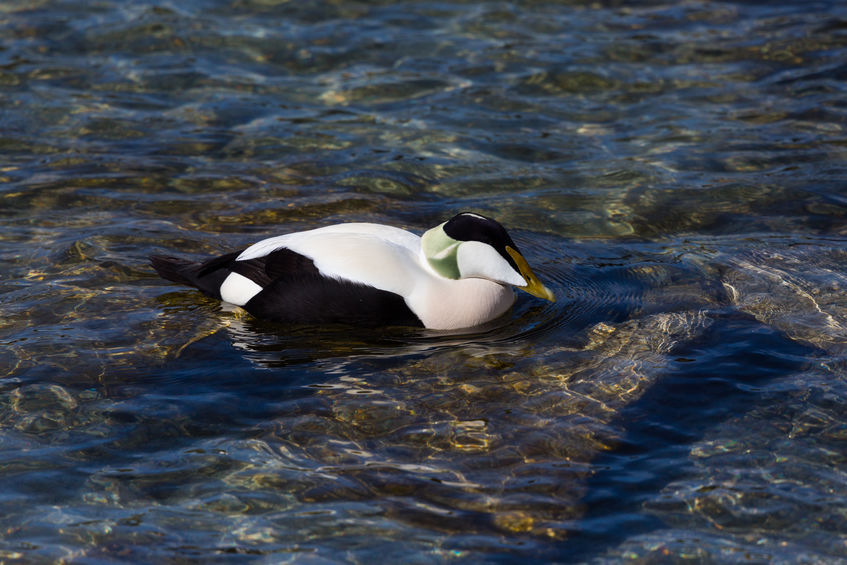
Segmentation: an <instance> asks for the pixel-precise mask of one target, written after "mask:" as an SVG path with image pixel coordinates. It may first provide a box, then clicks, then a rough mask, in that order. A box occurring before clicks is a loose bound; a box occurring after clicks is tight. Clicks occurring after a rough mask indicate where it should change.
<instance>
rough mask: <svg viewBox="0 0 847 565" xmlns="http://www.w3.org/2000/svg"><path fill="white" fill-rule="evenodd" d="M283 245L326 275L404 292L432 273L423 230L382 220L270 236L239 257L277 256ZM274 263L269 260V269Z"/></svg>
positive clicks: (422, 281) (250, 258) (254, 258)
mask: <svg viewBox="0 0 847 565" xmlns="http://www.w3.org/2000/svg"><path fill="white" fill-rule="evenodd" d="M283 249H285V250H289V251H291V252H294V253H295V254H297V255H299V256H301V257H303V258H305V259H306V260H308V261H311V264H312V266H313V268H314V269H316V270H317V272H318V273H319V274H320V275H321V276H323V277H326V278H330V279H335V280H342V281H347V282H353V283H358V284H361V285H365V286H369V287H373V288H376V289H379V290H385V291H388V292H392V293H394V294H398V295H400V296H409V295H410V294H411V292H412V291H413V290H414V288H415V287H416V286H417V285H420V284H422V283H424V282H426V281H427V279H428V278H429V277H431V276H432V275H431V274H430V273H429V272H428V271H427V270H426V269H425V268H424V267H423V266H422V265H421V263H420V238H419V237H418V236H416V235H414V234H412V233H410V232H407V231H405V230H401V229H398V228H392V227H390V226H381V225H378V224H339V225H335V226H328V227H325V228H319V229H316V230H310V231H306V232H298V233H293V234H287V235H283V236H279V237H274V238H270V239H266V240H264V241H260V242H258V243H256V244H254V245H252V246H250V247H248V248H247V249H246V250H244V251H243V252H242V253H241V254H240V255H239V256H238V258H237V260H236V261H235V263H236V265H237V264H238V263H241V262H242V261H245V262H250V261H255V260H257V259H262V258H264V257H271V256H272V255H274V254H276V253H279V252H280V251H281V250H283ZM272 264H273V262H272V261H271V262H268V263H266V265H265V267H264V268H265V270H268V269H271V268H273V266H272ZM282 270H286V269H282ZM288 271H289V272H290V269H288ZM236 272H237V271H236Z"/></svg>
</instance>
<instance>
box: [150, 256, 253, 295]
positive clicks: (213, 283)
mask: <svg viewBox="0 0 847 565" xmlns="http://www.w3.org/2000/svg"><path fill="white" fill-rule="evenodd" d="M233 255H237V253H236V254H233ZM224 258H227V259H229V260H230V261H231V260H232V259H234V257H229V256H224V257H221V258H215V259H212V260H210V261H206V262H205V263H197V262H195V261H187V260H186V259H180V258H179V257H168V256H165V255H151V256H150V264H151V265H152V266H153V268H154V269H156V272H157V273H159V276H160V277H162V278H163V279H167V280H169V281H173V282H175V283H179V284H184V285H188V286H193V287H194V288H197V289H200V290H201V291H202V292H203V294H206V295H208V296H211V297H213V298H218V299H220V297H221V285H222V284H223V282H224V279H226V278H227V277H228V276H229V274H230V273H231V272H232V271H230V270H229V269H227V268H225V266H224V265H223V264H221V263H225V261H221V259H224Z"/></svg>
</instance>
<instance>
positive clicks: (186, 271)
mask: <svg viewBox="0 0 847 565" xmlns="http://www.w3.org/2000/svg"><path fill="white" fill-rule="evenodd" d="M150 264H151V265H153V268H154V269H156V272H157V273H159V276H160V277H162V278H163V279H168V280H169V281H173V282H175V283H180V284H187V285H189V286H197V284H196V282H195V281H196V278H197V273H198V272H199V271H200V263H195V262H194V261H186V260H185V259H179V258H178V257H167V256H165V255H151V256H150Z"/></svg>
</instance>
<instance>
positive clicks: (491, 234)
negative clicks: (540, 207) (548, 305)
mask: <svg viewBox="0 0 847 565" xmlns="http://www.w3.org/2000/svg"><path fill="white" fill-rule="evenodd" d="M421 243H422V246H423V253H424V256H425V257H426V259H427V261H428V262H429V265H430V266H431V267H432V269H433V270H434V271H435V272H436V273H438V274H439V275H441V276H443V277H446V278H448V279H466V278H482V279H488V280H491V281H494V282H498V283H500V284H504V285H505V284H508V285H513V286H516V287H518V288H520V289H521V290H524V291H526V292H528V293H530V294H531V295H533V296H537V297H539V298H544V299H545V300H549V301H551V302H555V301H556V297H555V296H554V295H553V292H552V291H551V290H550V289H549V288H547V287H546V286H544V285H543V284H542V283H541V281H540V280H538V277H536V276H535V273H533V272H532V269H530V268H529V264H528V263H527V262H526V259H524V258H523V255H521V253H520V251H518V246H517V245H515V242H514V241H512V238H511V237H509V234H508V233H506V230H505V229H504V228H503V226H501V225H500V224H499V223H497V222H496V221H494V220H492V219H491V218H486V217H485V216H481V215H479V214H473V213H470V212H462V213H461V214H458V215H456V216H453V218H451V219H450V220H448V221H446V222H444V223H443V224H441V225H439V226H436V227H434V228H432V229H431V230H429V231H427V232H426V233H424V234H423V237H422V238H421Z"/></svg>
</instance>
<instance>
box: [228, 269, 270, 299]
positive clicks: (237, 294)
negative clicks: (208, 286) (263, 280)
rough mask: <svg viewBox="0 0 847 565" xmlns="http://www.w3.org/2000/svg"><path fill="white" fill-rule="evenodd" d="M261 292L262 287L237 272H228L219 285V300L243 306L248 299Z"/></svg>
mask: <svg viewBox="0 0 847 565" xmlns="http://www.w3.org/2000/svg"><path fill="white" fill-rule="evenodd" d="M260 292H262V287H261V286H259V285H257V284H256V283H254V282H253V281H251V280H250V279H248V278H247V277H245V276H243V275H239V274H238V273H230V274H229V276H228V277H227V278H226V279H224V282H223V284H222V285H221V300H223V301H224V302H229V303H230V304H235V305H236V306H244V305H245V304H247V303H248V302H250V299H251V298H253V297H254V296H256V295H257V294H259V293H260Z"/></svg>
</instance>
